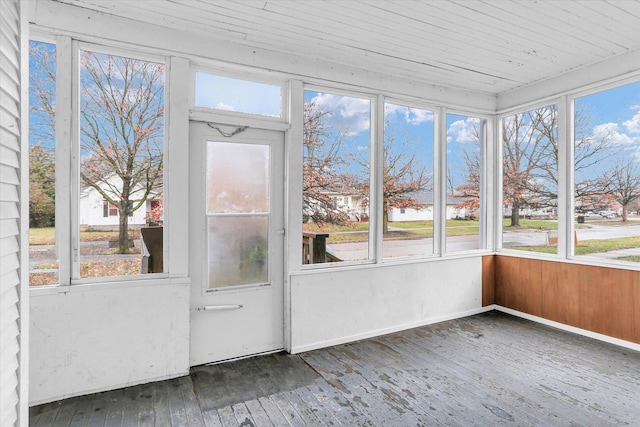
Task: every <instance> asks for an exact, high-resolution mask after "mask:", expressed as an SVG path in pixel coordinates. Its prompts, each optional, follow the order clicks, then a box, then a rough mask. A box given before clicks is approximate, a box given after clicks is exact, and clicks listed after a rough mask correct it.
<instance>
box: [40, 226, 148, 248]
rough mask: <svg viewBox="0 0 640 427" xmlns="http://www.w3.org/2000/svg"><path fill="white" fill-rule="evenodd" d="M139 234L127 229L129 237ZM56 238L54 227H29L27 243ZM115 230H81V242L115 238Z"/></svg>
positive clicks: (41, 243)
mask: <svg viewBox="0 0 640 427" xmlns="http://www.w3.org/2000/svg"><path fill="white" fill-rule="evenodd" d="M139 236H140V232H139V231H138V230H129V238H130V239H137V238H138V237H139ZM55 239H56V229H55V228H54V227H43V228H30V229H29V245H30V246H35V245H53V244H54V243H55ZM117 239H118V232H117V231H81V232H80V241H81V242H95V241H98V240H117Z"/></svg>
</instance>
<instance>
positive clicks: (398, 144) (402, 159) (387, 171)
mask: <svg viewBox="0 0 640 427" xmlns="http://www.w3.org/2000/svg"><path fill="white" fill-rule="evenodd" d="M408 145H409V141H408V139H407V138H406V137H403V138H402V139H401V141H398V140H397V135H396V133H395V132H394V131H393V130H391V127H390V126H389V125H387V126H385V135H384V175H383V183H382V188H383V190H382V195H383V203H384V209H383V211H382V215H383V217H382V231H383V233H387V232H388V231H389V211H390V210H391V209H394V208H400V209H403V208H412V209H418V210H419V209H423V208H425V207H426V205H425V204H424V202H421V201H420V200H419V199H418V197H417V196H418V193H420V192H422V191H432V190H433V186H432V179H431V175H430V174H429V173H428V170H427V167H426V165H422V164H421V162H420V160H419V158H418V155H417V153H416V152H413V153H412V152H410V150H409V148H408ZM368 187H369V186H368V185H367V186H366V188H367V189H368Z"/></svg>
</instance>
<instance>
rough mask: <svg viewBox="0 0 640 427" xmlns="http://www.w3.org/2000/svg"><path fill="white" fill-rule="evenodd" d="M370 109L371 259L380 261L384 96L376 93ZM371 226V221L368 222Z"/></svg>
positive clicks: (382, 213)
mask: <svg viewBox="0 0 640 427" xmlns="http://www.w3.org/2000/svg"><path fill="white" fill-rule="evenodd" d="M372 107H373V111H372V119H373V126H371V130H372V132H371V133H372V144H371V146H372V152H371V159H372V162H371V171H369V173H370V174H371V185H370V191H371V196H370V197H371V201H372V203H371V205H370V206H369V212H370V213H372V214H373V215H370V217H369V221H371V220H373V221H374V222H373V227H372V230H371V233H372V235H373V236H372V237H373V244H372V245H370V246H372V247H373V259H374V260H375V262H376V263H381V262H382V258H383V251H382V245H383V243H382V242H383V240H384V235H383V226H384V224H383V221H384V219H383V218H384V96H382V95H378V96H377V97H376V98H375V99H374V104H373V106H372ZM370 226H371V223H370Z"/></svg>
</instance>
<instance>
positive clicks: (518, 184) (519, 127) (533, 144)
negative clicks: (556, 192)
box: [502, 106, 555, 227]
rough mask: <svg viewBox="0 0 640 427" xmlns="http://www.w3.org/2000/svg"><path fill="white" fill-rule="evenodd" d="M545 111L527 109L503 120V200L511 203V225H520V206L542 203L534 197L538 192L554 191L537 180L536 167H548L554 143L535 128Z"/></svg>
mask: <svg viewBox="0 0 640 427" xmlns="http://www.w3.org/2000/svg"><path fill="white" fill-rule="evenodd" d="M554 108H555V106H553V107H545V108H543V109H542V110H548V109H554ZM545 114H548V113H546V112H538V111H537V110H535V111H528V112H525V113H518V114H516V115H514V116H511V117H508V118H506V119H503V121H502V149H503V158H502V160H503V191H504V196H503V197H504V203H509V204H511V226H514V227H517V226H519V225H520V208H522V207H524V206H527V205H529V206H530V205H533V204H539V201H538V200H535V197H536V196H537V195H538V194H546V195H548V194H550V193H551V191H550V189H549V188H548V186H547V185H548V184H547V183H545V184H547V185H545V186H544V187H543V185H544V184H543V185H541V184H540V182H539V181H537V180H536V172H537V169H538V168H540V167H541V166H545V167H547V168H548V167H549V165H547V163H548V161H549V160H548V157H549V153H548V150H549V148H550V146H551V145H550V144H549V143H548V140H547V138H546V136H545V135H543V134H542V133H540V132H538V131H537V130H536V125H535V123H534V121H535V120H537V119H539V117H541V116H544V115H545ZM545 187H546V188H545Z"/></svg>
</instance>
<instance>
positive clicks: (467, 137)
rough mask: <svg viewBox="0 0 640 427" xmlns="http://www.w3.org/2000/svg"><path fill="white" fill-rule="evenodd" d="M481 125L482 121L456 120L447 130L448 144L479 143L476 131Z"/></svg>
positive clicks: (470, 119) (473, 118)
mask: <svg viewBox="0 0 640 427" xmlns="http://www.w3.org/2000/svg"><path fill="white" fill-rule="evenodd" d="M479 125H480V119H478V118H476V117H468V118H467V119H466V120H456V121H455V122H453V123H451V125H450V126H449V129H447V143H450V142H459V143H468V142H476V141H478V137H477V136H476V129H478V126H479Z"/></svg>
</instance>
